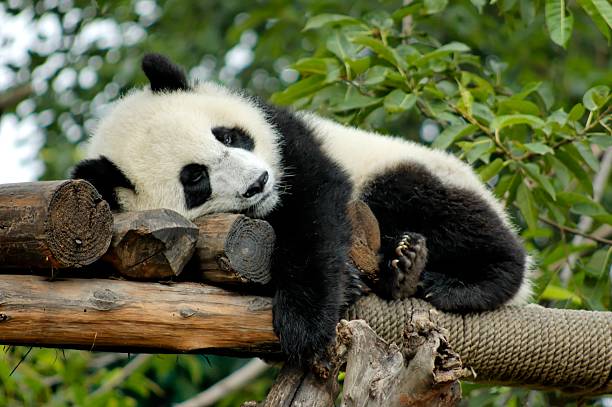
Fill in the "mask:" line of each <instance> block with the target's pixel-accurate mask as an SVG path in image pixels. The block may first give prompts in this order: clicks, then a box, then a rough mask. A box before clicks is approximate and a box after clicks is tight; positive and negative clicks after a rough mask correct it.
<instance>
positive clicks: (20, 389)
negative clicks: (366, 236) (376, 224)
mask: <svg viewBox="0 0 612 407" xmlns="http://www.w3.org/2000/svg"><path fill="white" fill-rule="evenodd" d="M407 3H409V2H407ZM415 3H418V2H415ZM425 3H430V4H429V6H428V7H431V8H432V10H434V12H431V13H425V14H423V15H421V16H420V17H419V18H418V29H419V30H422V31H425V32H427V33H429V34H430V35H431V36H432V37H435V38H437V39H438V40H439V41H440V42H441V43H446V42H450V41H461V42H463V43H465V44H467V45H468V46H469V47H470V48H472V50H473V53H475V54H476V55H478V56H479V57H481V60H482V61H483V63H484V64H485V65H486V66H487V67H488V69H490V70H491V71H492V72H497V73H498V74H499V75H503V81H504V84H505V85H506V86H508V87H509V88H510V89H514V90H518V89H520V88H521V87H522V86H523V85H524V84H526V83H529V82H532V81H541V82H542V85H541V87H540V89H539V93H540V95H541V97H543V98H545V99H547V102H548V104H550V106H551V107H552V108H558V107H567V108H569V107H571V106H573V105H574V104H575V103H578V102H580V101H582V97H583V95H584V93H585V92H586V91H587V89H589V88H591V87H592V86H595V85H601V84H610V83H612V69H611V68H612V62H611V57H610V46H609V44H610V42H609V35H610V34H609V31H607V32H608V34H607V37H608V38H606V35H605V33H604V31H602V29H601V27H598V26H597V23H601V22H600V21H596V22H594V21H595V20H593V19H592V18H590V16H589V15H588V13H585V12H583V10H581V9H578V8H577V6H576V5H574V4H573V2H570V3H572V5H570V6H568V7H569V9H568V10H569V11H568V12H569V13H570V14H571V15H572V20H573V33H572V35H571V38H570V39H569V41H568V42H567V44H566V48H565V49H564V48H563V47H561V46H559V45H557V44H555V42H554V41H552V40H551V36H550V33H549V32H548V31H547V30H546V28H545V15H544V12H543V11H542V3H543V1H524V0H503V1H501V0H500V1H498V2H491V3H496V4H495V5H489V4H488V3H489V2H487V1H485V0H480V1H475V0H473V1H468V0H463V1H453V2H451V4H448V2H444V1H441V2H440V1H438V2H435V1H433V2H432V1H429V2H427V1H425ZM436 3H439V4H438V5H437V6H436ZM578 3H582V2H578ZM402 5H403V4H402V2H401V1H382V0H379V1H371V0H334V1H327V0H309V1H307V0H301V1H281V0H269V1H263V0H261V1H241V0H222V1H214V0H210V1H206V0H205V1H202V0H181V1H178V0H169V1H155V0H116V1H113V0H109V1H102V0H99V1H73V0H45V1H35V2H32V1H24V0H3V1H0V183H3V182H22V181H30V180H37V179H41V180H44V179H63V178H67V177H68V176H69V173H70V168H71V166H73V165H74V163H75V162H76V161H78V160H79V159H81V158H82V157H83V149H82V146H83V142H84V141H85V140H86V139H87V136H88V134H90V133H91V131H92V129H93V128H94V127H95V125H96V119H97V118H98V117H100V116H101V115H103V114H104V111H105V109H106V108H107V107H108V105H109V103H111V102H112V101H114V100H116V99H117V98H119V97H120V96H121V95H123V94H125V93H126V92H128V91H129V89H130V88H131V87H134V86H137V87H138V86H144V84H145V78H144V75H143V74H142V73H141V72H140V59H141V58H142V56H143V54H144V53H146V52H159V53H163V54H166V55H168V56H169V57H170V58H171V59H173V60H174V61H176V62H177V63H180V64H181V65H183V66H185V67H188V70H187V72H188V74H189V77H190V78H191V79H192V80H201V81H205V80H212V81H219V82H222V83H224V84H226V85H228V86H232V87H241V88H247V89H248V90H249V91H250V92H252V93H253V94H257V95H260V96H262V97H264V98H269V97H270V96H271V95H273V94H274V93H276V92H280V91H282V90H283V89H285V88H287V87H288V86H290V85H291V84H293V83H295V82H296V81H298V80H300V77H301V76H300V75H301V73H300V72H298V70H296V69H294V67H293V65H292V64H294V63H295V62H296V61H298V60H299V59H300V58H303V57H309V56H313V55H315V56H316V55H319V54H321V53H323V51H324V49H325V41H326V37H325V35H326V32H325V31H322V30H306V31H304V30H303V28H304V25H305V23H306V21H307V20H308V19H309V18H310V17H312V16H314V15H317V14H320V13H339V14H346V15H351V16H361V15H363V14H365V13H367V12H368V11H372V10H374V9H375V10H379V11H380V10H383V11H384V10H386V11H388V12H389V13H391V12H393V11H395V10H397V9H398V8H400V7H401V6H402ZM436 7H437V10H436V9H435V8H436ZM407 124H408V125H410V127H409V130H405V129H406V128H408V127H407V126H406V125H407ZM428 125H429V126H430V127H429V128H428V127H427V126H428ZM373 127H374V128H376V129H379V130H381V131H393V132H397V131H398V129H400V128H401V129H403V131H402V134H403V135H404V136H406V137H409V138H413V139H419V138H421V141H427V142H431V141H432V140H433V139H435V137H436V136H437V134H438V133H439V129H438V128H437V127H435V126H433V127H432V126H431V123H430V122H428V121H427V120H425V121H424V120H423V118H422V117H418V116H415V115H414V114H413V115H408V116H406V117H403V118H399V119H398V118H395V120H394V121H393V122H392V123H388V126H386V128H379V127H381V126H378V127H377V126H376V125H373ZM432 132H433V133H432ZM608 190H609V188H608ZM600 257H601V256H600ZM600 262H603V265H599V266H600V267H604V269H605V268H606V267H607V270H609V257H608V258H607V260H603V259H602V260H600ZM606 262H607V263H606ZM608 274H609V273H604V274H602V276H601V278H602V279H604V280H605V281H604V282H602V281H598V283H599V284H600V285H599V286H598V287H599V288H598V289H599V290H603V291H605V290H608V292H607V293H603V294H601V295H602V297H601V298H607V300H600V301H599V303H598V304H600V305H599V306H597V307H598V308H599V309H601V308H606V307H607V308H609V296H610V294H609V287H610V285H609V275H608ZM606 301H607V302H606ZM568 303H570V302H568ZM597 307H596V308H597ZM134 361H135V358H134V356H133V355H121V354H119V355H114V356H113V357H109V355H107V354H98V353H95V352H78V351H60V350H44V349H28V348H10V349H9V348H5V349H4V352H3V354H2V355H1V356H0V405H11V406H12V405H32V406H34V405H52V406H64V405H79V406H80V405H88V406H91V405H105V406H106V405H117V406H123V405H127V406H131V405H159V406H163V405H171V404H172V403H176V402H180V401H183V400H186V399H189V398H190V397H192V396H194V395H195V394H197V393H198V392H199V391H202V390H203V389H205V388H206V387H207V386H210V385H211V384H213V383H215V382H216V381H218V380H220V379H221V378H223V377H224V376H226V375H227V374H229V373H230V372H232V371H234V370H236V369H237V368H239V367H240V366H242V365H243V364H244V363H246V361H244V360H240V359H233V358H222V357H207V356H198V355H191V356H186V355H181V356H171V355H165V356H159V355H154V356H150V357H147V358H146V359H139V360H138V364H137V365H136V366H135V365H134V364H133V365H132V369H131V370H130V374H129V375H124V372H125V370H124V369H125V366H126V365H130V363H134ZM18 364H19V366H18V368H17V369H15V368H16V367H17V365H18ZM274 374H275V369H274V368H271V369H268V370H267V371H266V372H265V373H264V374H262V375H261V376H259V377H258V378H257V379H254V380H252V381H250V382H249V384H248V385H244V386H242V388H241V389H240V390H238V391H236V392H233V393H231V394H229V395H226V396H225V398H223V399H222V400H221V401H219V402H217V404H216V405H219V406H235V405H239V403H240V402H242V401H245V400H249V399H256V400H261V399H263V398H264V396H265V394H266V392H267V389H268V387H269V385H270V383H271V380H272V378H273V377H274ZM117 377H119V378H121V380H119V381H117V380H115V382H113V381H112V380H113V378H117ZM109 380H110V381H111V382H112V383H114V384H113V385H112V386H110V388H103V391H96V390H97V389H100V388H101V386H102V385H103V383H106V382H108V381H109ZM464 394H466V399H467V401H466V404H469V405H475V406H484V405H524V404H529V405H551V404H557V405H562V404H564V403H566V402H572V401H571V400H567V399H564V398H563V397H561V396H559V395H555V394H544V393H540V392H535V391H529V390H524V389H510V388H504V387H495V388H485V387H482V386H476V385H470V384H465V385H464ZM593 403H599V404H603V403H607V404H606V405H612V401H610V399H607V400H606V399H599V400H598V401H594V402H593Z"/></svg>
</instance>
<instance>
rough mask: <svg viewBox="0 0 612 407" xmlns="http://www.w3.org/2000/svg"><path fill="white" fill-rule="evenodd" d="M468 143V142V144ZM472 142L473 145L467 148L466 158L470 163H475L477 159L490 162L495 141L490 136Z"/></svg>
mask: <svg viewBox="0 0 612 407" xmlns="http://www.w3.org/2000/svg"><path fill="white" fill-rule="evenodd" d="M467 144H468V143H466V145H467ZM469 144H471V147H470V148H469V149H467V150H468V151H467V153H466V155H465V159H466V160H467V162H468V163H470V164H473V163H475V162H476V161H477V160H482V161H483V162H485V163H488V162H489V157H490V156H491V153H492V152H493V151H495V147H494V144H493V141H492V140H491V139H489V138H486V137H483V138H479V139H477V140H476V141H474V142H473V143H469Z"/></svg>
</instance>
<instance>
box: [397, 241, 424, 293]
mask: <svg viewBox="0 0 612 407" xmlns="http://www.w3.org/2000/svg"><path fill="white" fill-rule="evenodd" d="M394 254H395V256H396V257H395V258H393V259H392V260H391V261H390V262H389V263H388V264H389V265H390V269H391V274H390V277H389V278H390V280H389V281H388V284H389V285H387V287H390V288H391V293H390V294H391V297H392V298H395V299H397V298H406V297H410V296H412V295H414V294H415V293H416V290H417V285H418V282H419V279H420V275H421V272H422V271H423V269H424V268H425V263H426V261H427V249H426V247H425V238H424V237H423V236H421V235H419V234H417V233H405V234H403V235H401V240H400V241H399V242H398V243H397V245H396V246H395V250H394Z"/></svg>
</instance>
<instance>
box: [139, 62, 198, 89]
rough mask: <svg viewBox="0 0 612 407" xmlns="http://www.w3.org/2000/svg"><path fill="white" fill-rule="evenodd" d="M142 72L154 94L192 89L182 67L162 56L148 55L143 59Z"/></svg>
mask: <svg viewBox="0 0 612 407" xmlns="http://www.w3.org/2000/svg"><path fill="white" fill-rule="evenodd" d="M142 70H143V71H144V73H145V75H146V76H147V78H148V79H149V82H150V83H151V90H152V91H153V92H154V93H160V92H175V91H188V90H190V89H191V87H190V86H189V82H188V81H187V77H186V76H185V73H184V72H183V70H182V69H181V67H179V66H177V65H175V64H173V63H172V62H171V61H170V60H169V59H168V58H166V57H165V56H163V55H160V54H147V55H145V56H144V58H142Z"/></svg>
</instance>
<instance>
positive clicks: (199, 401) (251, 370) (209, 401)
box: [174, 359, 269, 407]
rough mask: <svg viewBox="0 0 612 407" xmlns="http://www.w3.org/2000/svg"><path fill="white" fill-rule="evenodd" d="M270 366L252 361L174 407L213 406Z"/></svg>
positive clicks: (258, 361)
mask: <svg viewBox="0 0 612 407" xmlns="http://www.w3.org/2000/svg"><path fill="white" fill-rule="evenodd" d="M268 368H269V366H268V365H267V364H266V363H265V362H263V361H261V360H260V359H252V360H251V361H250V362H249V363H247V364H246V365H244V366H242V367H241V368H240V369H238V370H236V371H235V372H233V373H232V374H230V375H229V376H227V377H226V378H224V379H222V380H219V381H218V382H217V383H215V384H213V385H212V386H210V387H209V388H208V389H206V390H204V391H203V392H201V393H199V394H197V395H196V396H194V397H192V398H190V399H188V400H185V401H183V402H182V403H179V404H175V405H174V407H205V406H212V405H213V404H214V403H215V402H217V401H218V400H219V399H221V398H223V397H225V396H227V395H228V394H229V393H231V392H232V391H234V390H236V389H239V388H242V387H243V386H244V385H245V384H246V383H249V382H250V381H251V380H253V379H254V378H256V377H257V376H259V375H260V374H261V373H263V372H265V371H266V370H267V369H268Z"/></svg>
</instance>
